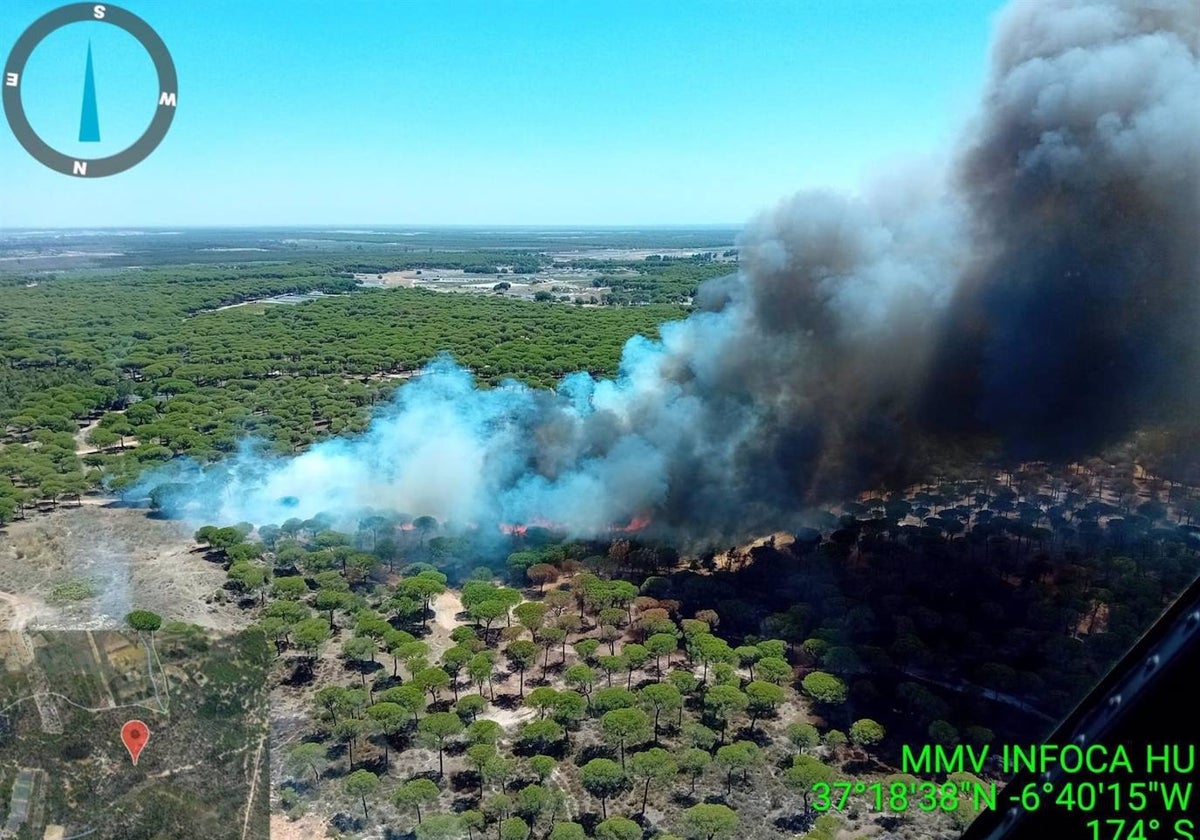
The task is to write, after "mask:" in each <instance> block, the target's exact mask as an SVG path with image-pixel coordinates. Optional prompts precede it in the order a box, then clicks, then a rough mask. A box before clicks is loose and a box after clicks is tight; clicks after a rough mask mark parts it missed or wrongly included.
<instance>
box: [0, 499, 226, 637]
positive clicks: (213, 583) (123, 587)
mask: <svg viewBox="0 0 1200 840" xmlns="http://www.w3.org/2000/svg"><path fill="white" fill-rule="evenodd" d="M88 501H89V502H93V501H95V502H96V503H89V504H85V505H83V506H81V507H74V506H70V507H61V508H59V509H58V510H56V511H53V512H51V513H48V514H44V515H37V516H31V517H30V518H29V519H27V520H22V521H18V522H14V523H11V524H10V525H8V526H7V527H6V528H4V529H3V530H0V593H3V595H4V597H3V598H0V629H11V628H13V627H15V626H26V625H27V626H30V627H39V628H62V629H95V628H101V627H113V626H117V625H118V624H120V622H121V620H122V619H123V618H124V616H125V614H126V613H127V612H129V611H130V610H131V609H148V610H153V611H154V612H157V613H159V614H160V615H162V616H163V618H164V619H166V620H168V621H172V620H177V621H188V622H193V623H195V624H199V625H201V626H203V627H208V628H211V629H214V630H229V629H234V628H238V627H243V626H246V625H247V624H249V623H250V622H249V618H248V616H246V615H244V614H242V613H241V612H240V611H239V610H238V608H237V607H236V606H233V605H230V604H220V603H215V602H214V603H207V600H209V599H211V596H212V595H213V594H214V593H215V592H217V591H218V590H219V589H220V588H221V586H222V585H223V584H224V583H225V572H224V571H223V570H222V568H221V567H220V565H218V564H216V563H212V562H209V561H208V560H205V559H204V556H203V554H201V553H199V552H198V551H197V550H196V549H195V543H194V542H193V541H192V538H191V535H190V529H188V528H186V526H184V525H182V524H181V523H178V522H169V521H165V520H158V519H152V518H150V517H148V516H147V515H146V511H143V510H135V509H129V508H118V507H112V506H110V505H106V504H104V503H102V502H99V501H98V500H90V499H89V500H88ZM73 580H86V581H89V582H91V583H92V584H93V586H94V587H95V589H96V595H95V596H94V597H92V598H88V599H86V600H83V601H78V602H68V603H61V604H60V603H50V600H51V599H50V594H51V592H52V591H53V589H54V587H55V586H57V585H59V584H62V583H66V582H68V581H73Z"/></svg>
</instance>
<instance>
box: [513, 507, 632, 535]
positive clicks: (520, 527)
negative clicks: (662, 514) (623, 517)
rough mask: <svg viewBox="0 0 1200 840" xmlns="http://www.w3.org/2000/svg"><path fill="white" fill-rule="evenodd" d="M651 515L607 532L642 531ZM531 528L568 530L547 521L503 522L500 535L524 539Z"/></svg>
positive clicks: (627, 532) (625, 532)
mask: <svg viewBox="0 0 1200 840" xmlns="http://www.w3.org/2000/svg"><path fill="white" fill-rule="evenodd" d="M650 521H651V519H650V515H649V514H647V513H641V514H636V515H635V516H633V518H631V519H630V520H629V521H628V522H627V523H625V524H624V525H619V524H612V525H609V526H608V527H607V528H606V529H605V530H606V531H607V532H608V533H610V534H632V533H634V532H636V531H640V530H642V529H643V528H645V527H646V526H647V525H649V524H650ZM530 527H535V528H545V529H546V530H548V531H564V530H566V529H565V528H564V527H563V526H562V525H560V524H558V523H557V522H550V521H549V520H546V519H534V520H533V521H532V522H522V523H512V522H501V523H500V525H499V528H500V533H502V534H507V535H509V536H514V537H523V536H525V534H526V533H527V532H528V531H529V529H530Z"/></svg>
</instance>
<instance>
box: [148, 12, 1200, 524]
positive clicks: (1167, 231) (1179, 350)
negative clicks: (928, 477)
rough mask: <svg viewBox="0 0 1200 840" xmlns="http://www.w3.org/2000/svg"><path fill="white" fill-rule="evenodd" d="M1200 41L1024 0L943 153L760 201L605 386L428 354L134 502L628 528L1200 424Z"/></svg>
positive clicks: (777, 512)
mask: <svg viewBox="0 0 1200 840" xmlns="http://www.w3.org/2000/svg"><path fill="white" fill-rule="evenodd" d="M1198 52H1200V7H1197V6H1196V5H1195V4H1194V3H1191V2H1188V0H1178V2H1171V1H1170V0H1155V1H1154V2H1149V0H1146V1H1145V2H1120V3H1118V2H1115V0H1114V1H1111V2H1110V1H1109V0H1088V2H1082V0H1052V2H1044V0H1017V2H1014V3H1012V4H1010V5H1009V6H1008V7H1007V8H1006V9H1005V10H1004V11H1003V13H1002V14H1001V15H1000V16H999V18H998V20H997V21H996V27H995V37H994V43H993V45H992V50H991V62H990V70H989V77H988V81H987V85H986V90H985V92H984V97H983V102H982V103H981V107H980V109H979V114H978V116H977V117H976V118H975V119H973V120H972V121H971V123H970V124H969V125H968V126H967V127H966V128H965V130H964V131H963V133H962V135H961V138H960V141H959V143H958V145H957V150H956V151H955V153H954V154H953V155H952V156H951V157H950V161H949V163H947V165H946V166H945V167H943V169H942V171H940V172H937V173H929V172H921V173H919V174H914V175H913V176H912V177H905V176H899V177H896V178H894V179H892V181H891V182H890V183H887V184H885V185H879V186H877V187H876V188H874V189H872V190H869V191H867V192H866V193H865V194H864V195H862V196H856V197H845V196H840V195H836V194H831V193H825V192H805V193H800V194H798V195H795V196H793V197H791V198H788V199H786V200H784V201H782V202H781V203H780V204H779V205H778V206H776V207H774V208H773V209H770V210H768V211H766V212H764V213H762V214H761V215H760V216H759V217H758V218H756V219H754V220H752V221H751V222H750V224H749V225H748V226H747V227H746V229H745V231H744V233H743V234H742V237H741V241H740V243H739V246H740V255H741V259H740V264H739V266H738V270H737V272H736V273H733V274H730V275H729V276H726V277H724V278H721V279H715V280H711V281H709V282H707V283H705V284H704V285H703V286H702V287H701V288H700V290H699V293H698V294H697V297H696V300H695V311H694V313H693V314H692V315H690V316H689V317H688V318H686V319H685V320H682V321H674V322H669V323H665V324H663V325H662V328H661V337H660V339H659V340H654V341H652V340H648V339H644V338H640V337H635V338H633V339H631V340H630V341H629V342H628V343H627V345H626V346H625V349H624V353H623V356H622V359H621V364H620V371H619V374H618V375H617V376H616V377H615V378H611V379H604V378H599V379H597V378H593V377H592V376H590V375H588V374H586V373H577V374H573V375H570V376H567V377H566V378H565V379H563V380H562V382H561V384H560V385H559V387H558V388H557V390H556V391H554V392H550V391H543V390H538V389H533V388H529V387H526V386H523V385H519V384H515V383H509V384H506V385H504V386H503V387H498V388H491V389H481V388H478V387H477V385H476V383H475V382H474V381H473V379H472V376H471V375H470V374H469V373H468V372H467V371H466V370H464V369H463V368H461V367H459V366H458V365H456V364H455V362H454V361H453V360H451V359H450V358H441V359H439V360H436V361H434V362H432V363H430V364H429V365H428V367H427V368H426V370H425V375H423V376H421V377H419V378H416V379H414V380H413V381H411V382H409V383H408V384H406V385H405V386H403V387H401V388H399V389H398V390H397V392H396V394H395V397H394V399H393V400H392V402H391V403H390V404H389V405H388V406H386V407H385V408H383V409H382V410H379V411H378V412H377V413H376V415H375V416H374V418H373V420H372V422H371V424H370V426H369V428H367V429H366V431H364V432H363V433H361V434H358V435H354V436H349V437H338V438H334V439H330V440H326V441H323V442H320V443H317V444H316V445H314V446H312V447H311V448H309V449H308V450H307V451H305V452H303V453H301V454H299V455H296V456H295V457H290V458H279V457H267V456H264V455H261V454H259V453H258V451H257V450H256V448H255V447H254V445H253V442H249V443H247V444H246V445H244V446H243V448H242V449H241V451H240V452H239V453H238V454H237V455H235V456H233V457H230V458H228V459H226V460H224V461H223V462H221V463H219V464H217V465H215V466H208V467H199V466H196V465H186V464H179V463H173V464H172V465H170V466H169V467H167V468H164V469H163V470H160V471H159V472H157V473H155V474H154V475H153V476H152V477H151V478H150V479H149V480H148V481H144V482H142V483H141V484H139V485H138V486H137V487H136V488H134V489H133V490H132V491H131V492H130V495H131V496H141V497H144V496H145V495H146V493H147V492H148V490H149V489H150V487H152V486H153V485H155V484H162V483H164V482H165V483H170V484H172V485H173V486H174V488H175V492H174V493H173V494H172V498H173V506H174V507H176V508H179V509H181V510H187V509H189V508H190V509H192V510H194V511H197V512H198V513H197V517H198V518H199V519H202V520H204V521H213V520H217V521H222V522H236V521H243V520H244V521H250V522H255V523H268V522H279V521H282V520H283V519H286V518H289V517H293V516H298V517H301V518H305V517H311V516H313V515H316V514H317V513H325V514H328V515H332V516H333V517H334V518H349V517H352V516H356V515H358V513H359V512H361V511H363V510H367V509H376V510H388V511H410V512H415V513H424V514H429V515H432V516H434V517H436V518H438V519H439V520H442V521H446V522H450V523H488V522H491V523H495V526H496V528H497V529H503V528H509V527H512V528H518V527H520V526H521V525H522V524H529V523H537V522H552V523H554V524H555V526H556V527H558V528H561V529H563V530H564V531H566V532H568V533H571V534H574V535H579V536H586V535H593V534H602V533H607V532H609V531H611V530H612V529H613V523H630V522H632V521H634V520H635V519H636V520H637V521H638V522H641V521H642V520H643V519H644V518H647V517H648V518H651V519H652V524H649V525H648V526H647V527H646V530H647V531H648V532H653V533H655V534H659V535H663V536H671V537H674V538H679V539H692V538H695V539H704V538H710V537H716V536H722V537H731V536H741V535H746V534H751V533H761V532H764V531H766V530H771V529H776V528H781V527H785V528H786V527H790V526H792V525H794V524H795V523H796V522H797V521H798V516H799V515H800V514H801V513H802V512H803V511H804V510H805V509H806V508H808V507H809V506H811V505H814V504H816V503H819V502H821V501H823V500H827V499H830V498H835V497H839V496H844V495H847V494H853V493H857V492H859V491H862V490H865V489H868V488H883V487H887V486H889V485H892V486H896V485H900V484H902V483H903V482H905V481H907V480H908V479H909V478H911V477H912V475H913V474H914V470H915V469H916V468H918V467H919V466H920V459H921V455H920V453H928V452H929V451H930V449H934V450H938V449H945V448H953V447H956V446H960V445H962V444H964V443H972V442H974V443H977V442H979V441H986V443H987V445H988V446H991V447H994V449H995V450H996V451H998V452H1000V453H1001V454H1002V455H1003V456H1009V457H1012V458H1030V457H1032V458H1040V459H1050V460H1058V461H1064V460H1067V459H1071V458H1076V457H1080V456H1085V455H1088V454H1091V453H1094V452H1095V451H1097V450H1098V449H1099V448H1100V447H1103V446H1105V445H1108V444H1111V443H1113V442H1115V441H1118V440H1120V439H1122V437H1123V436H1127V435H1129V434H1130V433H1132V432H1134V431H1135V430H1138V429H1140V428H1142V427H1145V426H1149V425H1158V426H1164V425H1165V426H1168V427H1171V428H1176V429H1182V430H1184V431H1185V432H1188V431H1189V430H1192V431H1194V428H1193V427H1194V424H1195V417H1196V416H1197V414H1196V411H1195V409H1196V398H1197V388H1196V385H1195V383H1196V381H1197V374H1200V370H1198V361H1200V357H1198V352H1200V351H1198V350H1197V344H1196V342H1195V340H1194V336H1195V325H1196V323H1197V322H1198V321H1200V252H1198V250H1197V248H1196V247H1195V237H1194V232H1195V226H1196V221H1197V210H1198V196H1200V153H1198V152H1200V105H1198V103H1200V98H1198V97H1197V95H1196V93H1197V91H1198V90H1200V57H1198ZM502 523H510V525H504V524H502Z"/></svg>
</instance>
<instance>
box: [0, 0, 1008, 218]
mask: <svg viewBox="0 0 1200 840" xmlns="http://www.w3.org/2000/svg"><path fill="white" fill-rule="evenodd" d="M57 5H59V4H58V3H56V2H40V0H36V1H35V0H6V2H4V4H3V11H0V51H3V53H4V54H5V55H7V51H8V50H9V49H10V48H11V45H12V44H13V42H14V41H15V40H16V38H17V37H18V35H19V34H20V32H21V31H22V30H23V29H24V28H25V27H26V26H28V25H29V24H30V23H31V22H32V21H33V20H34V19H36V18H37V17H38V16H40V15H41V14H44V13H45V12H47V11H49V10H50V9H52V8H54V7H55V6H57ZM123 5H124V7H125V8H128V9H129V10H131V11H133V12H134V13H136V14H138V15H140V16H141V17H143V18H144V19H145V20H146V21H147V22H149V23H150V25H151V26H153V27H154V28H155V29H156V30H157V31H158V32H159V34H160V35H161V36H162V37H163V39H164V40H165V42H166V43H167V46H168V47H169V48H170V50H171V53H172V56H173V57H174V60H175V64H176V67H177V70H178V74H179V106H178V112H177V116H176V118H175V122H174V125H173V126H172V128H171V131H170V134H169V135H168V136H167V138H166V139H165V140H164V141H163V143H162V145H161V146H160V147H159V148H158V150H157V151H155V153H154V154H153V155H152V156H151V157H150V158H149V159H147V160H146V161H144V162H143V163H141V164H140V165H138V166H137V167H135V168H134V169H132V170H129V171H127V172H125V173H122V174H119V175H116V176H112V177H109V178H104V179H94V180H83V179H73V178H69V177H67V176H64V175H60V174H58V173H56V172H52V171H51V170H49V169H46V168H45V167H43V166H41V165H40V164H38V163H37V162H35V161H34V160H32V159H31V158H29V157H28V156H27V155H26V154H25V152H24V150H22V149H21V148H20V146H19V145H18V144H17V142H16V140H15V139H14V138H13V137H12V135H11V133H10V132H9V131H8V130H7V127H6V126H5V127H0V193H2V196H3V200H2V201H0V227H80V226H84V227H91V226H150V225H160V226H182V225H226V224H228V225H256V224H263V225H266V224H271V225H288V224H298V225H326V224H329V225H347V224H379V225H382V224H418V225H421V224H428V225H433V224H568V225H586V224H704V223H711V224H718V223H735V224H739V223H741V222H743V221H745V220H746V218H748V217H749V216H750V215H752V214H753V213H754V212H756V211H757V210H759V209H761V208H763V207H766V206H769V205H771V204H773V203H774V202H775V201H777V200H778V199H779V198H781V197H783V196H785V195H787V194H790V193H792V192H794V191H796V190H798V189H803V188H813V187H831V188H835V189H843V190H853V189H855V188H856V186H857V185H858V184H860V183H861V182H862V180H863V179H864V177H869V176H872V175H874V174H878V173H880V172H881V171H886V170H887V169H888V168H889V167H891V166H894V165H896V163H897V161H900V160H904V159H906V158H908V157H910V156H915V155H925V154H930V153H934V154H936V153H938V152H941V151H944V150H945V149H947V148H949V147H950V146H951V144H952V142H953V140H954V139H955V137H956V134H957V131H958V127H959V126H960V125H961V124H962V123H963V121H964V120H966V119H968V118H969V117H970V116H971V114H972V110H973V108H974V107H975V103H976V101H977V98H978V92H979V90H980V87H981V85H982V82H983V78H984V73H985V69H986V58H987V44H988V36H989V31H990V26H991V19H992V16H993V15H994V13H995V12H996V10H997V9H998V8H999V6H1000V5H1001V4H1000V2H999V0H837V2H826V0H778V2H776V0H689V2H667V1H664V2H624V0H604V2H596V3H585V2H523V1H522V2H516V1H515V0H514V1H513V2H509V1H508V0H490V1H489V2H467V0H446V2H437V3H434V2H428V3H409V2H384V1H383V0H357V2H354V0H350V1H349V2H318V0H293V1H292V2H265V1H264V2H258V1H257V0H256V2H253V3H249V2H244V0H236V2H235V1H234V0H204V2H202V3H188V2H183V0H127V2H125V3H124V4H123ZM89 40H90V41H91V44H92V50H93V56H94V63H95V76H96V87H97V99H98V106H99V115H100V124H101V142H100V143H99V144H80V143H78V131H79V109H80V102H81V96H82V89H83V73H84V63H85V58H86V51H87V45H88V42H89ZM154 88H155V82H154V75H153V69H152V67H151V65H150V62H149V59H148V58H147V57H146V56H145V54H144V52H142V50H141V48H140V46H139V45H138V44H137V43H136V42H135V41H133V39H132V38H130V37H129V36H127V35H126V34H125V33H123V32H121V31H120V30H116V29H115V28H114V27H112V26H108V25H105V24H96V23H88V24H74V25H72V26H71V27H67V28H64V29H61V30H59V31H58V32H57V33H55V35H53V36H51V37H50V38H48V39H47V40H46V41H45V42H43V44H42V45H41V46H40V47H39V48H38V49H37V50H36V51H35V53H34V54H33V56H32V57H31V59H30V62H29V65H28V67H27V68H26V74H25V81H24V82H23V90H24V98H23V101H24V103H25V107H26V110H27V112H28V113H29V116H30V120H31V122H32V123H33V124H34V126H35V128H37V130H38V131H39V133H40V134H41V135H42V136H43V137H44V138H45V139H46V140H47V141H49V142H50V143H51V144H52V145H54V146H55V147H56V148H59V149H60V150H62V151H64V152H68V153H81V154H83V153H88V154H89V156H92V157H98V156H101V155H102V154H111V153H112V152H114V151H116V150H118V149H120V148H123V147H124V146H126V145H128V143H130V142H132V140H133V139H134V138H135V137H136V136H137V135H138V134H140V133H141V130H142V127H144V125H145V124H146V122H148V120H149V116H150V113H151V112H152V110H153V105H154V102H153V100H154V95H155V94H154Z"/></svg>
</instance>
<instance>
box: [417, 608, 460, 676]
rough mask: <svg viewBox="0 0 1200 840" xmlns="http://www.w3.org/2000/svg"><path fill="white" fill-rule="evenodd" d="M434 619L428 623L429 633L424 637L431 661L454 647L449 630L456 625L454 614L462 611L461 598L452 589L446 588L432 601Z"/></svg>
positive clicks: (434, 660)
mask: <svg viewBox="0 0 1200 840" xmlns="http://www.w3.org/2000/svg"><path fill="white" fill-rule="evenodd" d="M433 611H434V613H435V615H434V619H433V621H432V622H430V624H429V629H430V633H429V635H428V636H426V637H425V642H426V644H428V645H429V649H430V651H431V652H432V654H431V656H430V657H429V658H430V661H431V662H436V661H438V660H440V659H441V658H442V654H443V653H445V652H446V651H448V650H449V649H450V648H452V647H454V642H453V641H452V640H451V638H450V633H451V631H453V630H454V628H455V627H457V626H458V621H457V619H455V616H456V615H458V614H459V613H460V612H462V611H463V602H462V599H461V598H460V597H459V596H458V593H457V592H455V591H453V590H446V591H445V592H443V593H442V594H441V595H439V596H437V598H435V599H434V601H433Z"/></svg>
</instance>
